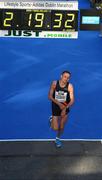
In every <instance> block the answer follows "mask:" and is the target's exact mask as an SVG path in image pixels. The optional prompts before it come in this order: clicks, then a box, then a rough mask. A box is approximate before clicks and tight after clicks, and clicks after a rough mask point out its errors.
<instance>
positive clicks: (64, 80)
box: [61, 73, 70, 83]
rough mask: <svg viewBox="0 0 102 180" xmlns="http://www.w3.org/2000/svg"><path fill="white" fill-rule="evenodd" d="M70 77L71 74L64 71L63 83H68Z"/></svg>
mask: <svg viewBox="0 0 102 180" xmlns="http://www.w3.org/2000/svg"><path fill="white" fill-rule="evenodd" d="M69 79H70V74H68V73H64V74H63V75H62V76H61V80H62V81H63V83H67V82H68V81H69Z"/></svg>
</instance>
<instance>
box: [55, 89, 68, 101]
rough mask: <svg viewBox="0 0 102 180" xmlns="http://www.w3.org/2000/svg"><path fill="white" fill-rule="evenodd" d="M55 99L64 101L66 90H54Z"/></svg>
mask: <svg viewBox="0 0 102 180" xmlns="http://www.w3.org/2000/svg"><path fill="white" fill-rule="evenodd" d="M55 99H56V100H57V101H59V102H65V101H66V100H67V92H64V91H55Z"/></svg>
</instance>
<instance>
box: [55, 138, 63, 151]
mask: <svg viewBox="0 0 102 180" xmlns="http://www.w3.org/2000/svg"><path fill="white" fill-rule="evenodd" d="M55 145H56V147H57V148H59V147H61V146H62V142H61V140H60V138H58V137H56V140H55Z"/></svg>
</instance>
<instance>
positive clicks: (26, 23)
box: [0, 9, 78, 31]
mask: <svg viewBox="0 0 102 180" xmlns="http://www.w3.org/2000/svg"><path fill="white" fill-rule="evenodd" d="M0 29H1V30H33V31H77V30H78V11H67V10H29V9H28V10H24V9H0Z"/></svg>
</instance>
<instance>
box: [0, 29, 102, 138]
mask: <svg viewBox="0 0 102 180" xmlns="http://www.w3.org/2000/svg"><path fill="white" fill-rule="evenodd" d="M63 70H69V71H71V73H72V77H71V81H70V82H71V83H72V84H73V86H74V92H75V103H74V105H73V106H72V108H71V110H70V113H69V119H68V122H67V124H66V127H65V132H64V134H63V136H62V137H63V138H66V139H102V114H101V109H102V108H101V107H102V100H101V99H102V93H101V90H102V38H100V37H99V32H92V31H90V32H88V31H87V32H86V31H83V32H79V38H78V39H76V40H74V39H73V40H72V39H20V38H12V39H11V38H1V39H0V139H29V138H31V139H47V138H54V137H55V133H54V132H53V131H52V130H51V129H50V128H49V126H48V118H49V116H50V115H51V104H50V101H49V100H48V91H49V87H50V84H51V82H52V81H53V80H57V79H59V78H60V73H61V72H62V71H63Z"/></svg>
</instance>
